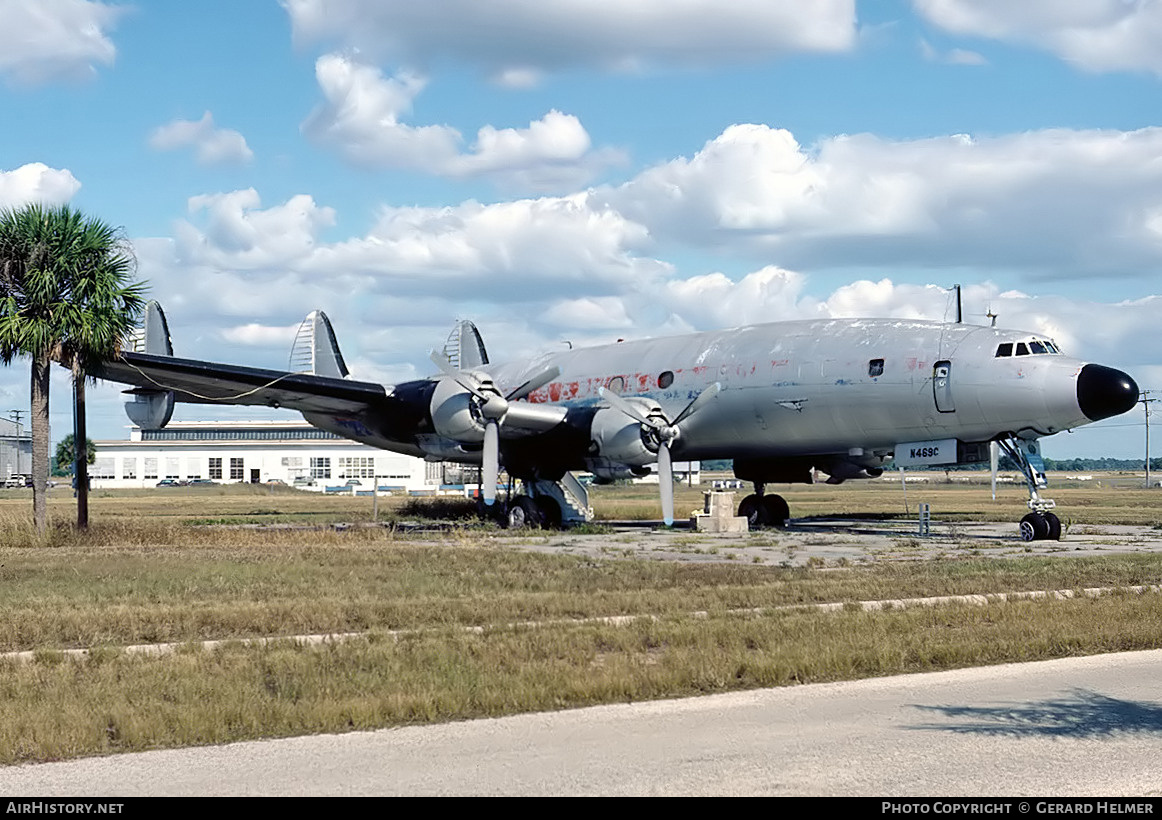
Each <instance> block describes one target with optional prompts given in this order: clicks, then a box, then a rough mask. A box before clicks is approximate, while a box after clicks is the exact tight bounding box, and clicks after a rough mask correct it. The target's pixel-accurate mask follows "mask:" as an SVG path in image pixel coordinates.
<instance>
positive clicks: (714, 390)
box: [671, 382, 722, 427]
mask: <svg viewBox="0 0 1162 820" xmlns="http://www.w3.org/2000/svg"><path fill="white" fill-rule="evenodd" d="M721 389H722V384H721V382H714V384H712V385H710V386H709V387H707V388H706V389H705V390H703V391H702V392H701V393H699V394H698V395H697V396H695V397H694V401H692V402H690V403H689V404H687V405H686V409H685V410H683V411H682V412H681V413H679V414H678V418H676V419H674V421H673V422H672V423H671V426H672V427H677V426H678V425H679V424H681V423H682V422H683V421H685V420H686V419H688V418H690V416H692V415H694V414H695V413H697V412H698V411H699V410H701V409H702V408H703V407H705V406H706V403H707V402H708V401H710V400H711V399H712V398H714V397H715V396H717V395H718V391H719V390H721Z"/></svg>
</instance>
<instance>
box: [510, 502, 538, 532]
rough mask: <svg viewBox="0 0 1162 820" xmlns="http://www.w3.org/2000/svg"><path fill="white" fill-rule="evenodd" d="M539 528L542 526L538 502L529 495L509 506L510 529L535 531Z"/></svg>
mask: <svg viewBox="0 0 1162 820" xmlns="http://www.w3.org/2000/svg"><path fill="white" fill-rule="evenodd" d="M539 526H541V511H540V510H539V509H538V508H537V502H535V501H533V500H532V499H531V498H529V497H528V496H527V495H522V496H519V497H518V498H517V499H516V500H515V501H513V502H512V504H510V505H509V508H508V527H509V529H512V530H519V529H524V528H525V527H528V528H530V529H535V528H536V527H539Z"/></svg>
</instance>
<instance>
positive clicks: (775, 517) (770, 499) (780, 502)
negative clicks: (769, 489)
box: [762, 495, 791, 530]
mask: <svg viewBox="0 0 1162 820" xmlns="http://www.w3.org/2000/svg"><path fill="white" fill-rule="evenodd" d="M762 507H763V513H764V514H765V516H764V517H765V518H766V522H765V523H766V525H767V526H770V527H778V528H779V529H780V530H781V529H784V528H785V527H786V526H787V519H788V518H790V517H791V508H790V507H788V506H787V501H786V499H784V498H783V497H782V496H781V495H764V496H763V497H762Z"/></svg>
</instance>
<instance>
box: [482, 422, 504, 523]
mask: <svg viewBox="0 0 1162 820" xmlns="http://www.w3.org/2000/svg"><path fill="white" fill-rule="evenodd" d="M499 475H500V425H499V424H497V422H495V421H490V422H488V423H487V424H485V425H484V463H483V464H482V465H481V467H480V484H481V487H480V495H481V496H483V497H484V503H485V505H486V506H489V507H491V506H492V505H493V504H494V503H495V502H496V479H497V478H498V477H499Z"/></svg>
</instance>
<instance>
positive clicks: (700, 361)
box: [307, 319, 1136, 466]
mask: <svg viewBox="0 0 1162 820" xmlns="http://www.w3.org/2000/svg"><path fill="white" fill-rule="evenodd" d="M1033 338H1035V334H1032V333H1029V332H1025V331H1013V330H1003V329H999V328H990V327H979V326H974V325H965V324H943V323H934V322H919V321H899V320H840V319H835V320H823V321H798V322H781V323H773V324H766V325H757V326H752V327H746V328H739V329H734V330H724V331H715V332H706V333H694V334H689V335H683V336H675V337H667V338H658V339H648V340H642V341H626V342H619V343H616V344H608V345H601V346H597V347H589V348H583V349H576V350H566V351H561V352H558V353H552V354H545V355H542V356H539V357H537V358H535V359H532V360H528V361H524V362H513V363H507V364H500V365H486V366H483V367H481V368H478V370H480V371H483V372H486V373H488V374H489V375H490V376H491V377H492V378H493V380H494V381H495V382H496V383H497V384H498V385H500V386H502V389H505V388H506V387H509V388H510V387H511V386H514V385H518V384H520V383H522V382H523V381H525V380H526V379H528V378H530V376H531V375H532V374H534V373H537V372H543V371H544V370H545V369H546V368H549V367H553V366H555V367H558V368H559V369H560V375H559V376H558V377H557V378H555V379H554V380H553V381H552V382H551V383H550V384H548V385H546V386H545V387H542V388H540V389H539V390H537V391H535V392H534V393H532V394H531V395H530V396H529V397H528V400H529V401H530V402H532V403H533V404H538V405H542V406H547V405H563V406H566V407H569V408H570V412H571V413H572V412H573V411H575V410H583V409H584V408H586V407H594V406H602V405H603V401H602V399H601V398H600V396H599V393H598V390H599V388H602V387H605V388H607V389H613V390H615V391H616V392H618V393H619V394H620V395H622V396H624V397H645V398H648V399H652V400H654V401H656V402H657V403H658V404H660V405H661V408H662V409H663V411H664V412H665V414H666V415H667V416H668V417H669V418H671V419H673V418H674V417H675V416H677V415H678V414H679V413H680V412H681V411H682V409H683V408H684V407H686V406H687V405H688V404H689V403H690V402H691V401H692V400H693V399H694V398H695V397H696V396H698V395H699V394H700V393H701V392H702V391H703V390H705V389H706V388H707V387H708V386H709V385H712V384H714V383H716V382H717V383H718V384H720V385H721V388H722V389H721V390H720V392H718V394H717V395H716V396H715V397H714V398H713V399H712V400H711V401H710V402H709V403H708V405H707V406H706V407H705V408H704V409H702V410H700V412H698V413H697V414H695V415H694V416H693V417H691V418H690V419H689V421H688V422H686V423H685V424H684V425H683V429H682V435H681V437H680V438H679V439H678V440H677V441H676V442H675V443H674V445H673V452H674V455H675V456H676V457H680V458H683V459H719V458H723V459H725V458H734V459H780V458H791V457H799V456H807V455H827V454H832V455H843V456H850V457H852V458H853V460H854V461H856V462H857V463H864V464H865V465H867V466H875V465H876V464H877V463H882V461H883V460H884V459H886V458H887V457H889V456H890V455H891V453H892V452H893V450H894V449H895V447H896V445H897V444H899V443H902V442H917V441H929V440H938V439H950V438H956V439H960V440H961V441H966V442H980V441H987V440H989V439H992V438H995V437H997V436H1000V435H1013V434H1016V435H1022V436H1028V437H1035V436H1043V435H1051V434H1053V433H1057V432H1060V431H1062V430H1066V429H1070V428H1073V427H1077V426H1079V425H1083V424H1087V423H1089V422H1091V421H1092V420H1093V419H1092V418H1090V417H1087V415H1086V413H1085V412H1084V411H1083V409H1082V408H1081V406H1080V405H1079V398H1078V376H1079V374H1080V373H1081V371H1082V368H1083V367H1085V366H1086V363H1085V362H1083V361H1080V360H1077V359H1073V358H1070V357H1068V356H1065V355H1062V354H1060V353H1042V354H1040V355H1032V354H1029V355H1009V356H1005V357H998V356H997V352H998V346H999V345H1001V344H1003V343H1009V342H1013V343H1015V342H1019V341H1023V340H1030V339H1033ZM1042 338H1043V337H1042ZM1122 375H1124V374H1122ZM1127 378H1128V377H1127ZM417 384H423V383H412V386H411V387H407V386H404V385H400V386H397V388H396V390H397V395H399V393H398V391H399V390H400V389H401V388H402V389H411V390H415V389H417V388H416V387H415V385H417ZM1130 384H1132V380H1130ZM1135 390H1136V387H1135ZM1127 409H1128V408H1127ZM1118 412H1123V411H1122V410H1118ZM307 418H308V420H309V421H311V422H312V423H314V424H316V425H318V426H322V427H325V428H326V429H331V430H334V431H335V432H338V433H340V434H341V435H345V436H348V437H351V438H357V439H359V440H363V441H366V442H367V443H369V444H374V445H376V446H379V447H384V448H386V449H392V450H397V451H400V452H406V453H412V454H417V455H419V454H427V455H428V456H429V457H435V456H436V455H440V456H441V457H444V458H448V459H451V460H456V459H457V458H459V459H460V460H464V461H473V460H476V459H477V458H478V453H473V452H472V451H471V448H470V447H469V449H468V450H467V451H465V450H463V449H460V448H459V447H458V446H457V445H456V444H455V443H454V442H447V451H446V452H437V451H439V450H440V445H439V443H438V438H439V437H438V436H434V435H432V434H431V432H430V431H423V430H419V431H417V430H403V429H399V430H390V429H387V428H386V427H385V426H384V425H380V424H368V425H366V426H364V429H363V430H355V429H353V428H352V426H351V425H350V424H344V423H341V422H340V421H338V420H335V419H329V418H323V417H319V416H316V415H314V414H309V415H307ZM368 421H370V420H368ZM369 428H370V429H369ZM373 430H374V432H372V431H373ZM501 430H502V437H503V438H504V443H503V444H502V447H504V446H515V441H516V435H515V433H510V434H507V435H506V433H505V431H504V427H503V426H502V428H501ZM434 442H435V443H434ZM577 466H580V465H577Z"/></svg>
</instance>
